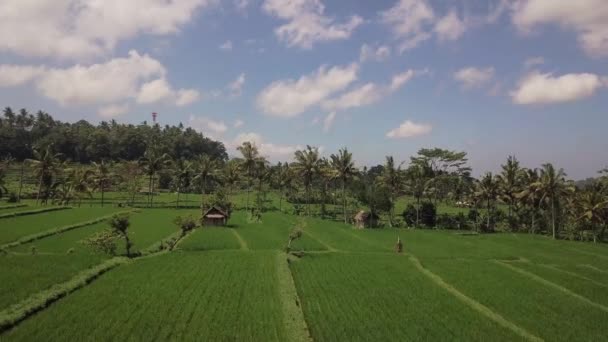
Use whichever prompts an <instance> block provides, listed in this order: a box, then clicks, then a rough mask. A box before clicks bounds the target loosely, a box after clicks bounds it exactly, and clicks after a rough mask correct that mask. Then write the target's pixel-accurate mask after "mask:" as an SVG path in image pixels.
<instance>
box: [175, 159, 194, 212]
mask: <svg viewBox="0 0 608 342" xmlns="http://www.w3.org/2000/svg"><path fill="white" fill-rule="evenodd" d="M173 165H174V168H173V184H174V185H175V188H176V190H177V200H176V202H175V208H176V209H177V208H179V195H180V193H181V192H182V190H183V189H184V188H185V187H188V186H189V184H190V178H191V176H192V170H193V165H192V162H191V161H189V160H183V159H178V160H177V161H175V162H174V163H173Z"/></svg>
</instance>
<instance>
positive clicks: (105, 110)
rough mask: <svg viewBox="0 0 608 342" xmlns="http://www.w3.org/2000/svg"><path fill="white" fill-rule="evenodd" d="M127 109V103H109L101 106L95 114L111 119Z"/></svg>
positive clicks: (122, 113) (124, 112)
mask: <svg viewBox="0 0 608 342" xmlns="http://www.w3.org/2000/svg"><path fill="white" fill-rule="evenodd" d="M128 111H129V105H128V104H122V105H109V106H105V107H101V108H100V109H99V110H98V111H97V115H99V116H101V117H102V118H104V119H112V118H115V117H117V116H120V115H124V114H126V113H127V112H128Z"/></svg>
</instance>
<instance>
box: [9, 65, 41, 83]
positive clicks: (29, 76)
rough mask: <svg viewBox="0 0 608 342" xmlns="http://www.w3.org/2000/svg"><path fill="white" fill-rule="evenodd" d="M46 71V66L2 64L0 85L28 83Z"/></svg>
mask: <svg viewBox="0 0 608 342" xmlns="http://www.w3.org/2000/svg"><path fill="white" fill-rule="evenodd" d="M45 71H46V69H45V68H44V67H34V66H27V65H26V66H21V65H6V64H5V65H0V87H14V86H18V85H22V84H25V83H28V82H30V81H32V80H33V79H35V78H37V77H39V76H40V75H42V74H43V73H44V72H45Z"/></svg>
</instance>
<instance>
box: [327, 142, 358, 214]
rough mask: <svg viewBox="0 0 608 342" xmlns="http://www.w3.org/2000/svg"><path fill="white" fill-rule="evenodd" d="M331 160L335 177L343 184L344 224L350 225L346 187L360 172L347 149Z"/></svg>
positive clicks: (334, 155) (333, 156) (333, 155)
mask: <svg viewBox="0 0 608 342" xmlns="http://www.w3.org/2000/svg"><path fill="white" fill-rule="evenodd" d="M330 158H331V168H332V171H333V176H334V177H335V178H337V179H339V180H340V182H341V183H342V211H343V213H344V223H348V216H347V213H346V185H347V184H348V182H349V181H351V180H352V179H353V178H354V177H355V175H356V174H357V172H358V171H357V169H356V168H355V162H354V161H353V155H352V153H350V152H348V149H347V148H346V147H345V148H344V149H340V150H339V151H338V154H332V155H331V156H330Z"/></svg>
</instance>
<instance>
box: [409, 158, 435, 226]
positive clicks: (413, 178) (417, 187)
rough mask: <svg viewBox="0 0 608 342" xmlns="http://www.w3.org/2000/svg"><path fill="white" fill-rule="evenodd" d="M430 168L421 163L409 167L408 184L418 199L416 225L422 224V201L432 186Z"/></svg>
mask: <svg viewBox="0 0 608 342" xmlns="http://www.w3.org/2000/svg"><path fill="white" fill-rule="evenodd" d="M429 171H430V170H429V169H427V168H426V167H425V166H424V165H422V164H421V163H413V164H412V165H410V167H409V168H408V169H407V172H406V177H407V186H408V188H409V191H410V192H411V193H412V196H414V198H415V199H416V226H417V227H418V226H420V206H421V204H420V201H421V199H422V197H423V196H424V194H425V193H426V191H427V189H428V188H429V187H430V183H431V182H432V177H430V172H429Z"/></svg>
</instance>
